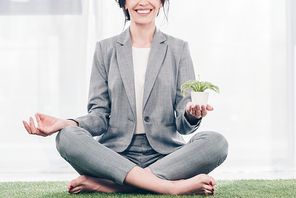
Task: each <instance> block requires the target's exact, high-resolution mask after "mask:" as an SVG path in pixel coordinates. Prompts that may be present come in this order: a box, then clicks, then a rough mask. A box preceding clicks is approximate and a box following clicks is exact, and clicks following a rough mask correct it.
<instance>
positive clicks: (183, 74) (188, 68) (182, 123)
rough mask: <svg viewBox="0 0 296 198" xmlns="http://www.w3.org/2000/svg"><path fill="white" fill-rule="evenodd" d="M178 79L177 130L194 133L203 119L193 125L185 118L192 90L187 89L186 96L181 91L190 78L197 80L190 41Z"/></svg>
mask: <svg viewBox="0 0 296 198" xmlns="http://www.w3.org/2000/svg"><path fill="white" fill-rule="evenodd" d="M178 69H179V71H178V79H177V90H176V104H175V106H176V111H175V112H176V127H177V131H178V132H179V133H181V134H183V135H187V134H190V133H193V132H194V131H196V130H197V129H198V128H199V125H200V122H201V119H200V120H198V122H197V124H196V125H191V124H190V123H189V122H188V121H187V119H186V118H185V110H186V104H187V103H188V102H190V101H191V96H190V92H189V91H187V92H186V94H185V97H184V96H183V94H182V93H181V86H182V84H183V83H185V82H186V81H188V80H195V73H194V67H193V62H192V59H191V56H190V52H189V47H188V43H187V42H184V45H183V52H182V56H181V59H180V62H179V67H178Z"/></svg>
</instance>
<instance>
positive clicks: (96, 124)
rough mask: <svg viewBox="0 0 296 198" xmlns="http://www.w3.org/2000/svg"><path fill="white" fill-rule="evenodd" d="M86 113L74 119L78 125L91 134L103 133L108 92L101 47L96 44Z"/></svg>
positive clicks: (108, 100)
mask: <svg viewBox="0 0 296 198" xmlns="http://www.w3.org/2000/svg"><path fill="white" fill-rule="evenodd" d="M87 108H88V114H87V115H85V116H82V117H78V118H76V119H74V120H75V121H76V122H77V123H78V124H79V127H81V128H84V129H86V130H87V131H88V132H90V133H91V135H92V136H99V135H102V134H103V133H105V132H106V131H107V129H108V125H109V115H110V99H109V94H108V74H107V72H106V68H105V66H104V60H103V54H102V47H101V44H100V42H98V43H97V44H96V50H95V54H94V59H93V65H92V71H91V77H90V85H89V102H88V107H87Z"/></svg>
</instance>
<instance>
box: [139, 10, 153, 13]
mask: <svg viewBox="0 0 296 198" xmlns="http://www.w3.org/2000/svg"><path fill="white" fill-rule="evenodd" d="M137 12H138V13H140V14H147V13H149V12H150V10H137Z"/></svg>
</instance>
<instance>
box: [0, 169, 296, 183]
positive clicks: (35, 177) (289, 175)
mask: <svg viewBox="0 0 296 198" xmlns="http://www.w3.org/2000/svg"><path fill="white" fill-rule="evenodd" d="M210 175H211V176H213V177H214V178H215V179H216V180H240V179H266V180H271V179H296V171H295V172H294V171H293V172H261V173H258V172H257V173H225V172H213V173H211V174H210ZM78 176H79V175H78V174H77V173H75V172H69V173H0V182H15V181H28V182H30V181H70V180H72V179H74V178H76V177H78Z"/></svg>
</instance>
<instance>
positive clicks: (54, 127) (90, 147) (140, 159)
mask: <svg viewBox="0 0 296 198" xmlns="http://www.w3.org/2000/svg"><path fill="white" fill-rule="evenodd" d="M166 1H167V0H119V1H118V3H119V6H120V7H121V8H122V9H123V10H124V13H125V15H126V18H127V20H130V21H131V24H130V27H129V28H128V29H127V30H125V31H124V32H123V33H122V34H120V35H118V36H115V37H112V38H109V39H106V40H103V41H100V42H98V43H97V45H96V52H95V56H94V63H93V68H92V74H91V82H90V90H89V104H88V109H89V113H88V114H87V115H86V116H82V117H79V118H76V119H74V120H62V119H58V118H54V117H51V116H47V115H43V114H36V120H37V124H38V128H36V127H35V125H34V121H33V119H32V118H30V122H29V124H28V123H26V122H25V121H24V122H23V123H24V126H25V128H26V130H27V131H28V133H30V134H35V135H40V136H44V137H45V136H48V135H51V134H53V133H55V132H58V131H59V132H58V135H57V138H56V143H57V149H58V151H59V152H60V154H61V156H62V157H63V158H64V159H65V160H67V161H68V162H69V163H70V164H71V165H72V166H73V167H74V168H75V169H76V170H77V172H78V173H80V174H81V176H79V177H78V178H77V179H74V180H72V181H71V182H70V183H69V185H68V191H69V192H70V193H80V192H85V191H87V192H107V193H108V192H135V191H137V190H139V189H144V190H148V191H152V192H156V193H161V194H206V195H209V194H215V187H214V186H215V180H214V178H212V177H210V176H208V175H206V174H207V173H209V172H210V171H212V170H213V169H214V168H216V167H217V166H219V165H220V164H221V163H222V162H223V161H224V160H225V159H226V156H227V148H228V144H227V141H226V140H225V138H224V137H223V136H222V135H220V134H219V133H216V132H200V133H197V134H196V135H194V136H193V137H192V139H191V140H190V141H189V143H187V144H185V143H184V141H183V139H182V136H181V134H190V133H192V132H194V131H195V130H196V129H197V128H198V127H199V124H200V121H201V119H202V117H205V116H206V115H207V111H212V110H213V108H212V107H211V106H210V105H207V107H205V106H202V107H200V106H199V105H193V104H192V103H191V102H190V95H189V94H187V95H186V96H185V97H183V95H182V94H181V91H180V87H181V85H182V84H183V83H184V82H186V81H187V80H190V79H195V76H194V70H193V64H192V61H191V57H190V54H189V50H188V46H187V43H186V42H184V41H182V40H180V39H176V38H174V37H171V36H168V35H166V34H164V33H162V32H160V31H159V30H158V29H157V28H156V26H155V18H156V16H157V14H158V12H159V9H161V8H162V7H163V5H164V4H165V3H166ZM93 136H99V138H98V139H97V140H95V139H94V138H93Z"/></svg>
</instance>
